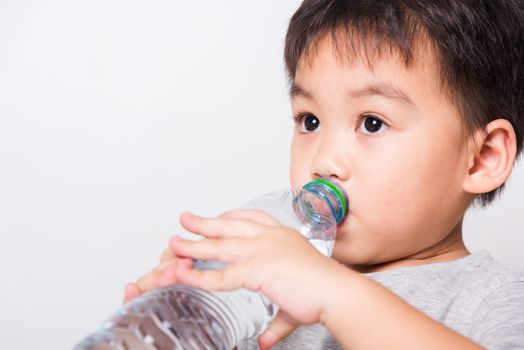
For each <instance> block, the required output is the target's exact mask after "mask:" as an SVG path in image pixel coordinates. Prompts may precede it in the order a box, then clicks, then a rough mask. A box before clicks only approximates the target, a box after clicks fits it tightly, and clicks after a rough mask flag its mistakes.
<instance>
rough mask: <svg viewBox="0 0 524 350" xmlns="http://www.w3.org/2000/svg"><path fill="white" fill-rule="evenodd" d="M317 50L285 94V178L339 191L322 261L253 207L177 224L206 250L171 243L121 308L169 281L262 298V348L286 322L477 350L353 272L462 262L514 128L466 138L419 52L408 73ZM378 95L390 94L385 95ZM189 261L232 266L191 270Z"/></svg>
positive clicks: (403, 343) (505, 168)
mask: <svg viewBox="0 0 524 350" xmlns="http://www.w3.org/2000/svg"><path fill="white" fill-rule="evenodd" d="M316 48H317V50H313V51H312V52H314V55H313V56H311V57H307V58H309V59H305V58H303V59H302V60H301V61H300V62H299V66H298V69H297V72H296V77H295V87H294V88H293V89H292V94H291V97H292V110H293V114H294V115H295V116H297V118H296V130H295V133H294V135H293V140H292V146H291V172H290V175H291V184H292V185H293V186H294V187H301V186H302V185H304V184H305V183H306V182H309V181H311V180H313V179H315V178H318V177H320V176H322V177H331V178H334V179H336V180H337V181H338V182H339V183H340V184H341V185H342V186H343V187H344V188H345V189H346V191H347V193H348V195H349V218H347V219H346V220H345V221H344V222H343V223H342V224H341V225H340V226H339V228H338V231H337V232H338V236H337V241H336V244H335V250H334V254H333V258H328V257H324V256H322V255H321V254H319V253H318V252H317V251H316V250H315V249H314V248H313V247H312V246H311V245H310V244H309V243H308V242H307V240H306V239H305V238H303V237H302V236H301V235H300V234H299V233H298V232H296V231H294V230H292V229H290V228H287V227H284V226H281V225H280V224H279V223H278V222H277V221H275V220H274V219H273V218H271V217H270V216H268V215H267V214H265V213H263V212H260V211H257V210H236V211H231V212H226V213H224V214H222V215H220V216H219V217H216V218H204V217H200V216H196V215H192V214H189V213H184V214H182V215H181V217H180V222H181V225H182V226H183V227H184V228H185V229H186V230H187V231H189V232H192V233H196V234H199V235H202V236H203V237H205V238H207V239H204V240H201V241H198V242H195V241H187V240H183V239H181V238H179V237H176V236H175V237H173V238H172V239H171V240H170V244H169V247H168V249H166V251H165V252H164V253H163V255H162V257H161V261H160V264H159V265H158V266H157V267H156V268H155V269H154V270H153V271H151V272H150V273H149V274H146V275H145V276H144V277H142V278H140V279H139V280H138V281H137V283H130V284H128V285H127V286H126V292H125V301H129V300H131V299H133V298H134V297H136V296H138V295H140V294H141V293H142V292H144V291H147V290H150V289H153V288H157V287H160V286H163V285H168V284H170V283H174V282H181V283H184V284H187V285H190V286H194V287H198V288H203V289H208V290H232V289H237V288H240V287H244V288H248V289H251V290H256V291H261V292H262V293H264V294H265V295H267V296H268V297H269V298H270V299H272V300H273V301H274V302H276V303H277V304H279V305H280V307H281V309H280V311H279V314H278V315H277V317H276V319H275V320H274V321H273V323H272V324H271V325H270V327H269V328H268V329H267V330H266V331H265V332H264V333H263V334H262V335H261V336H260V337H259V344H260V346H261V348H262V349H268V348H269V347H270V346H272V345H274V344H275V343H276V342H278V341H280V340H281V339H283V338H284V337H286V336H287V335H289V334H290V333H291V332H292V331H293V330H294V329H295V328H296V327H297V325H299V324H314V323H321V324H323V325H325V326H326V327H327V328H328V330H329V331H330V332H331V334H333V335H334V336H335V337H336V338H337V340H338V341H339V342H340V343H341V344H342V346H343V347H344V348H348V349H349V348H351V349H375V348H376V349H383V348H389V347H391V344H395V347H397V348H405V349H409V348H413V349H420V348H425V349H428V348H434V349H442V348H446V349H453V348H457V349H470V348H471V349H478V348H480V347H479V346H478V345H476V344H474V343H473V342H471V341H470V340H468V339H467V338H465V337H463V336H461V335H460V334H458V333H456V332H454V331H453V330H451V329H449V328H447V327H445V326H444V325H442V324H440V323H438V322H436V321H434V320H433V319H431V318H429V317H427V316H426V315H424V314H423V313H421V312H419V311H418V310H416V309H414V308H413V307H411V306H410V305H408V304H407V303H405V302H404V301H403V300H402V299H400V298H399V297H397V296H396V295H395V294H393V293H392V292H390V291H389V290H387V289H386V288H384V287H382V286H381V285H380V284H378V283H375V282H373V281H372V280H370V279H368V278H367V277H365V276H364V275H363V274H362V272H371V271H383V270H388V269H393V268H398V267H405V266H415V265H421V264H428V263H434V262H443V261H451V260H455V259H458V258H461V257H464V256H466V255H467V254H469V252H468V251H467V249H466V248H465V246H464V242H463V240H462V220H463V216H464V213H465V211H466V209H467V208H468V206H469V205H470V204H471V202H472V200H473V199H474V198H475V196H476V195H477V194H478V193H483V192H488V191H491V190H493V189H495V188H497V187H499V186H500V185H501V184H502V183H504V181H505V180H506V179H507V177H508V176H509V174H510V173H511V169H512V166H513V163H514V160H515V153H516V141H515V133H514V130H513V128H512V126H511V124H510V123H509V122H507V121H506V120H504V119H497V120H495V121H493V122H491V123H490V124H488V125H486V126H485V128H484V129H482V130H478V132H477V133H476V134H475V135H474V137H472V136H470V135H468V134H466V133H465V132H464V131H463V129H462V128H461V124H460V114H459V112H458V110H457V109H456V108H455V107H454V105H453V103H451V101H450V100H449V98H448V96H447V94H446V91H445V90H444V89H442V87H441V86H440V85H439V83H438V82H439V81H440V80H439V76H438V72H437V70H436V68H435V67H437V64H436V61H435V58H434V54H433V53H432V52H431V50H430V49H429V48H427V47H426V48H421V49H419V50H418V51H417V55H416V57H417V58H418V59H417V60H415V62H414V64H413V65H412V66H410V67H409V68H408V67H406V66H405V64H404V61H402V59H401V58H400V57H398V56H397V55H395V53H394V52H392V53H391V54H390V55H386V56H382V57H380V58H379V59H377V60H375V61H374V62H373V64H372V66H370V65H369V64H366V63H365V62H363V61H361V60H359V59H350V60H345V59H341V58H340V55H338V54H337V53H336V52H335V51H334V50H333V46H332V42H331V41H330V40H329V39H328V38H324V39H321V40H320V41H319V42H318V46H317V47H316ZM355 57H357V56H355ZM386 84H387V85H389V86H393V87H394V89H392V88H389V90H384V88H383V87H384V86H385V85H386ZM370 86H375V88H372V89H370V88H369V87H370ZM377 86H378V87H379V88H377ZM392 91H396V92H397V93H396V95H394V94H392ZM398 91H401V93H400V94H399V93H398ZM408 99H409V102H407V101H408ZM379 120H380V121H381V122H383V123H384V124H381V122H380V121H379ZM370 125H371V127H370ZM373 126H374V127H375V128H373ZM190 258H197V259H217V260H222V261H225V262H227V263H228V264H229V265H228V267H227V268H225V269H223V270H218V271H216V270H215V271H198V270H194V269H192V264H191V260H190ZM311 281H315V283H311ZM297 290H300V291H301V292H300V293H296V292H295V291H297ZM369 334H380V336H378V337H370V336H369Z"/></svg>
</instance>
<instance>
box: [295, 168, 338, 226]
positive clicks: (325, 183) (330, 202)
mask: <svg viewBox="0 0 524 350" xmlns="http://www.w3.org/2000/svg"><path fill="white" fill-rule="evenodd" d="M303 189H304V190H306V191H308V192H311V193H312V194H313V195H315V196H316V197H318V198H320V199H322V201H324V202H325V203H326V204H327V206H328V207H329V208H330V210H331V214H332V215H333V217H334V218H335V221H336V223H337V225H338V224H339V223H341V222H342V220H344V218H345V217H346V215H347V212H348V210H347V207H348V196H347V193H346V191H345V190H344V188H343V187H342V186H341V185H340V184H339V183H338V182H336V181H335V180H333V179H329V178H318V179H316V180H313V181H311V182H308V183H307V184H306V185H304V187H303Z"/></svg>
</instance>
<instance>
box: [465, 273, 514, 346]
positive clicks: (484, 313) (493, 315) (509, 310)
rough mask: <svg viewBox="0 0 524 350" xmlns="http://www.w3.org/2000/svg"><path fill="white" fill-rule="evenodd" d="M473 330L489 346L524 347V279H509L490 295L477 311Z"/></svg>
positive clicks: (472, 321)
mask: <svg viewBox="0 0 524 350" xmlns="http://www.w3.org/2000/svg"><path fill="white" fill-rule="evenodd" d="M469 333H470V334H469V336H470V337H471V339H473V340H475V341H477V342H478V343H479V344H482V345H483V346H485V347H486V348H489V349H509V348H515V347H518V348H521V347H523V348H524V281H522V280H519V281H508V282H507V283H506V284H503V285H501V286H499V287H498V288H497V289H495V290H493V291H492V292H491V293H490V294H489V295H487V296H486V297H485V298H484V299H483V300H482V302H481V303H480V304H479V305H478V307H477V309H476V311H475V313H474V314H473V317H472V320H471V327H470V332H469Z"/></svg>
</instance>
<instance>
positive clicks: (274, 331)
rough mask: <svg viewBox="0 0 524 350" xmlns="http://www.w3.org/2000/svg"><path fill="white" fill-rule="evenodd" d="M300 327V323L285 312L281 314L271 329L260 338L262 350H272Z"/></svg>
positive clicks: (271, 325) (272, 323)
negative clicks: (271, 349)
mask: <svg viewBox="0 0 524 350" xmlns="http://www.w3.org/2000/svg"><path fill="white" fill-rule="evenodd" d="M297 327H298V323H296V322H295V321H294V320H292V319H291V318H290V317H289V316H287V315H286V314H285V313H283V312H279V313H278V314H277V316H276V317H275V319H274V320H273V322H271V324H270V325H269V327H268V328H267V329H266V330H265V331H264V332H263V333H262V334H261V335H260V336H259V337H258V344H259V346H260V349H261V350H266V349H270V348H271V347H272V346H273V345H275V344H276V343H278V342H279V341H281V340H283V339H284V338H286V337H287V336H289V335H290V334H291V333H293V331H294V330H295V329H296V328H297Z"/></svg>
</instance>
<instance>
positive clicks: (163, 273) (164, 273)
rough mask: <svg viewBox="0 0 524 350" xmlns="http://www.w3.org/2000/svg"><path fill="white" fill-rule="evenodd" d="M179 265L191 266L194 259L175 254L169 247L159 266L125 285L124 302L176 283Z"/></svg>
mask: <svg viewBox="0 0 524 350" xmlns="http://www.w3.org/2000/svg"><path fill="white" fill-rule="evenodd" d="M179 265H183V266H187V267H188V268H190V267H192V260H191V259H187V258H184V257H178V256H175V255H174V254H173V251H172V250H171V248H170V247H167V248H166V249H165V250H164V252H163V253H162V256H161V257H160V262H159V264H158V266H157V267H155V268H154V269H153V270H151V271H150V272H149V273H147V274H145V275H144V276H142V277H140V278H139V279H138V280H137V282H130V283H128V284H127V285H126V286H125V290H124V303H127V302H128V301H130V300H132V299H134V298H136V297H138V296H140V295H142V294H143V293H145V292H148V291H150V290H152V289H156V288H161V287H165V286H168V285H171V284H173V283H176V282H177V279H176V276H175V269H176V268H177V266H179Z"/></svg>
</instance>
